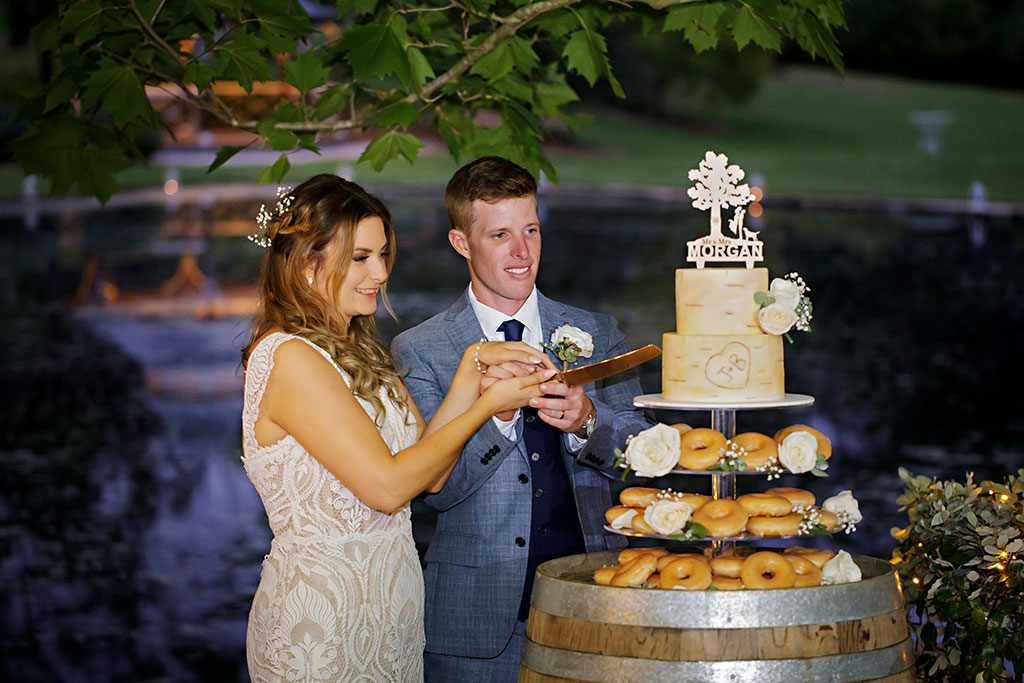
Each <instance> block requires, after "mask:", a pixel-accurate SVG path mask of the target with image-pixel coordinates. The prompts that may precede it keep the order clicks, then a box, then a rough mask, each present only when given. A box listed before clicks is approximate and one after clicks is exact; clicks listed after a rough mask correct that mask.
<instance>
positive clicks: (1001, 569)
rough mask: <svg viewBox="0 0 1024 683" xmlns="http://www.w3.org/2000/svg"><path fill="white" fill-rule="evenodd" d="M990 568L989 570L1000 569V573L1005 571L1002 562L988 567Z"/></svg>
mask: <svg viewBox="0 0 1024 683" xmlns="http://www.w3.org/2000/svg"><path fill="white" fill-rule="evenodd" d="M988 568H989V569H998V570H999V571H1003V565H1002V563H1000V562H996V563H995V564H990V565H989V566H988Z"/></svg>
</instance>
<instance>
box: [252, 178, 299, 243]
mask: <svg viewBox="0 0 1024 683" xmlns="http://www.w3.org/2000/svg"><path fill="white" fill-rule="evenodd" d="M294 199H295V198H294V197H292V188H290V187H279V188H277V205H276V206H275V207H274V209H275V213H270V212H269V211H267V205H266V204H260V210H259V212H257V214H256V225H257V226H258V230H256V232H254V233H253V234H251V235H248V236H247V237H248V240H249V241H250V242H252V243H253V244H255V245H257V246H260V247H263V248H264V249H266V248H267V247H269V246H270V245H271V244H272V243H273V240H272V239H271V238H270V221H272V220H274V218H275V216H276V217H277V218H280V217H281V216H283V215H285V214H286V213H288V209H289V208H291V205H292V201H293V200H294Z"/></svg>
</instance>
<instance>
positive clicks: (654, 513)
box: [644, 500, 693, 536]
mask: <svg viewBox="0 0 1024 683" xmlns="http://www.w3.org/2000/svg"><path fill="white" fill-rule="evenodd" d="M692 514H693V508H691V507H690V505H689V504H688V503H684V502H682V501H679V500H656V501H654V502H653V503H651V504H650V505H648V506H647V507H646V508H645V509H644V521H645V522H647V524H648V525H649V526H650V527H651V528H652V529H654V530H655V531H657V532H658V533H659V534H661V535H662V536H669V535H671V534H678V533H682V531H683V527H684V526H686V523H687V522H689V521H690V515H692Z"/></svg>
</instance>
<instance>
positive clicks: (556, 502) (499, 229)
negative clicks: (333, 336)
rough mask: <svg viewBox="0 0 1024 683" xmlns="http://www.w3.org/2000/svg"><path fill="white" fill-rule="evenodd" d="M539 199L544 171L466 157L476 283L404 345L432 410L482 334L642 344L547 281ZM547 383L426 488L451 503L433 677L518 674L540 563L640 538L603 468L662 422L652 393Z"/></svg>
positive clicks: (459, 183)
mask: <svg viewBox="0 0 1024 683" xmlns="http://www.w3.org/2000/svg"><path fill="white" fill-rule="evenodd" d="M536 195H537V184H536V182H535V181H534V178H533V176H532V175H530V173H529V172H528V171H526V170H525V169H523V168H521V167H520V166H518V165H516V164H514V163H512V162H511V161H508V160H506V159H502V158H499V157H485V158H482V159H478V160H477V161H474V162H472V163H470V164H467V165H466V166H463V167H462V168H461V169H459V170H458V171H457V172H456V173H455V175H454V176H453V177H452V179H451V181H450V182H449V183H448V187H447V189H446V190H445V204H446V206H447V209H448V217H449V219H450V221H451V225H452V229H451V230H450V231H449V233H448V239H449V241H450V242H451V245H452V247H453V248H454V249H455V251H457V252H458V253H459V254H461V255H462V256H463V257H464V258H465V259H466V264H467V266H468V267H469V278H470V286H469V287H468V288H467V290H466V292H465V293H464V294H463V295H462V296H460V297H459V299H458V300H457V301H456V302H455V303H454V304H453V305H452V306H451V308H449V309H448V310H447V311H444V312H443V313H440V314H438V315H436V316H434V317H433V318H431V319H429V320H427V321H426V322H424V323H422V324H420V325H418V326H417V327H415V328H413V329H411V330H408V331H406V332H404V333H402V334H400V335H399V336H398V337H396V338H395V340H394V342H393V344H392V347H391V349H392V352H393V353H394V355H395V357H396V359H397V360H398V365H399V367H400V368H409V375H408V376H407V377H406V384H407V385H408V387H409V393H410V394H411V395H412V398H413V399H414V400H415V402H416V405H417V406H418V407H419V409H420V411H421V412H422V413H423V416H424V417H425V418H426V419H428V420H429V419H430V417H431V416H432V415H433V414H434V412H435V411H436V410H437V408H438V406H439V405H440V403H441V400H442V399H443V398H444V396H445V393H446V392H447V390H448V387H449V385H450V384H451V381H452V378H453V377H454V375H455V370H456V368H457V367H458V364H459V359H460V358H461V357H462V354H463V352H464V351H465V349H466V348H467V347H469V346H471V345H472V344H474V343H476V342H478V341H480V340H481V339H482V338H486V339H488V340H490V341H503V340H505V341H515V340H522V341H524V342H526V343H527V344H530V345H531V346H534V347H537V348H540V343H541V342H546V341H549V340H550V337H551V333H552V331H553V330H554V329H555V328H556V327H560V326H562V325H563V324H565V323H568V324H570V325H572V326H574V327H577V328H579V329H580V330H582V331H584V332H587V333H589V334H590V335H592V336H593V343H594V352H593V356H592V357H591V358H589V359H587V361H586V362H597V361H599V360H602V359H604V358H609V357H612V356H615V355H618V354H620V353H624V352H626V351H628V350H629V349H628V347H627V345H626V339H625V337H624V336H623V334H622V333H621V332H620V331H619V330H618V327H617V326H616V322H615V319H614V318H612V317H610V316H607V315H602V314H600V313H591V312H589V311H584V310H582V309H579V308H574V307H572V306H568V305H566V304H562V303H559V302H557V301H552V300H551V299H548V298H547V297H545V296H544V295H542V294H541V293H540V292H539V291H537V288H536V287H535V286H534V281H535V280H536V278H537V268H538V266H539V263H540V247H541V232H540V221H539V220H538V218H537V196H536ZM555 363H556V365H558V367H561V363H560V361H557V360H556V361H555ZM501 372H502V370H501V369H500V368H491V369H489V374H494V373H498V374H499V375H500V373H501ZM542 389H543V390H544V391H545V393H546V396H545V397H544V398H540V399H534V401H533V402H532V407H528V408H525V409H523V410H521V411H512V412H511V413H510V414H502V415H499V416H496V417H495V418H494V419H493V420H492V421H490V422H489V423H487V424H485V425H484V426H483V427H481V429H480V430H479V431H478V432H477V433H476V434H475V435H474V436H473V437H472V439H470V441H469V442H468V443H467V444H466V447H465V449H464V450H463V452H462V457H461V458H460V459H459V461H458V462H457V463H456V465H455V468H454V470H453V471H452V473H451V476H450V477H449V478H448V481H447V482H446V483H445V485H444V487H443V488H442V489H441V490H440V491H439V492H438V493H436V494H432V495H429V496H427V498H426V502H427V503H428V504H429V505H431V506H432V507H434V508H436V509H437V510H438V512H439V515H438V520H437V529H436V532H435V535H434V539H433V541H432V542H431V544H430V548H429V549H428V550H427V554H426V571H425V574H424V581H425V584H426V614H425V628H426V635H427V646H426V654H425V667H424V668H425V674H426V680H427V681H428V682H431V681H438V682H442V681H443V682H445V683H449V682H451V681H465V682H473V681H485V682H486V683H499V682H500V681H514V680H515V679H516V676H517V672H518V669H519V656H520V652H521V649H522V643H523V635H524V633H525V628H526V626H525V624H526V618H527V615H528V613H529V604H530V591H531V589H532V586H533V578H534V573H535V571H536V568H537V565H538V564H540V563H541V562H545V561H547V560H549V559H553V558H555V557H564V556H566V555H573V554H577V553H583V552H593V551H598V550H607V549H613V548H619V547H623V546H625V544H626V541H625V539H624V538H623V537H621V536H612V535H609V534H606V533H605V532H604V530H603V528H602V527H603V525H604V523H605V519H604V513H605V510H606V509H607V508H608V507H610V506H611V504H612V502H611V499H610V495H609V487H608V479H607V478H606V476H602V473H603V474H604V475H608V476H614V472H615V470H614V460H615V458H614V456H613V454H612V449H613V448H615V447H616V446H618V447H620V448H621V447H622V446H623V445H624V444H625V441H626V437H627V436H629V435H630V434H636V433H638V432H639V431H641V430H643V429H645V428H647V427H648V426H650V425H649V423H648V422H647V421H646V420H645V418H644V416H643V414H642V413H641V412H640V411H639V410H636V409H635V408H633V405H632V403H633V397H634V396H635V395H637V394H640V393H642V392H641V389H640V383H639V381H638V380H637V379H636V374H635V373H632V372H631V373H623V374H620V375H616V376H614V377H611V378H609V379H606V380H603V381H600V382H597V383H595V384H588V385H586V387H585V390H584V388H582V387H574V388H568V387H566V386H565V385H564V384H562V383H559V382H550V383H548V384H546V385H542Z"/></svg>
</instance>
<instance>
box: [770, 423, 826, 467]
mask: <svg viewBox="0 0 1024 683" xmlns="http://www.w3.org/2000/svg"><path fill="white" fill-rule="evenodd" d="M779 462H781V463H782V465H783V467H785V468H786V469H787V470H789V471H790V472H792V473H793V474H803V473H804V472H810V471H811V470H813V469H814V466H815V465H816V464H817V463H818V440H817V439H816V438H814V435H813V434H811V433H810V432H805V431H802V430H801V431H798V432H793V433H792V434H790V435H789V436H787V437H786V438H785V439H783V440H782V443H780V444H779Z"/></svg>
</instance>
